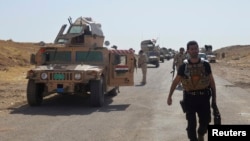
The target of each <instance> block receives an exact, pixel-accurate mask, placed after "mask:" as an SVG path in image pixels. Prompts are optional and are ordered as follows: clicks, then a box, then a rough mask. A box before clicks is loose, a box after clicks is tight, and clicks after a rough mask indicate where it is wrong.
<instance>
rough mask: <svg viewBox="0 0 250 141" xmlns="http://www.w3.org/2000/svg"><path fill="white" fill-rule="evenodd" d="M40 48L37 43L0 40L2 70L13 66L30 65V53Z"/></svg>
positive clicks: (0, 66) (0, 69)
mask: <svg viewBox="0 0 250 141" xmlns="http://www.w3.org/2000/svg"><path fill="white" fill-rule="evenodd" d="M38 48H39V44H36V43H19V42H13V41H11V40H8V41H3V40H0V50H1V51H0V71H3V70H5V71H6V70H8V69H10V68H11V67H22V66H28V65H29V59H30V54H31V53H35V52H36V51H37V49H38Z"/></svg>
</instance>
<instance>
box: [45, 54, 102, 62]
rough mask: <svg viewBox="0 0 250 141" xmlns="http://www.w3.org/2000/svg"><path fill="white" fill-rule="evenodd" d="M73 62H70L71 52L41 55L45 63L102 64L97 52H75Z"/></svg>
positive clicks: (100, 56)
mask: <svg viewBox="0 0 250 141" xmlns="http://www.w3.org/2000/svg"><path fill="white" fill-rule="evenodd" d="M75 53H76V54H75V60H71V56H72V52H71V51H46V52H45V53H44V54H43V57H44V58H45V60H46V61H45V63H46V64H50V63H58V64H65V63H72V62H76V63H82V62H102V61H103V54H102V52H99V51H76V52H75Z"/></svg>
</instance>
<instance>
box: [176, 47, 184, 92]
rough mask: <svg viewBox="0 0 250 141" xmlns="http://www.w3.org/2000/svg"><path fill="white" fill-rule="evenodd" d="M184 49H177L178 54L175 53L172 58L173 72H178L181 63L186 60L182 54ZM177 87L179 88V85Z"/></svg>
mask: <svg viewBox="0 0 250 141" xmlns="http://www.w3.org/2000/svg"><path fill="white" fill-rule="evenodd" d="M184 51H185V50H184V48H183V47H181V48H180V49H179V53H177V54H176V55H175V56H174V60H173V70H177V72H178V70H179V67H180V66H181V65H182V64H183V61H184V60H185V59H186V54H185V53H184ZM178 87H181V83H179V84H178Z"/></svg>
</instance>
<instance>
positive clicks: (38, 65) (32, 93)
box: [26, 17, 134, 107]
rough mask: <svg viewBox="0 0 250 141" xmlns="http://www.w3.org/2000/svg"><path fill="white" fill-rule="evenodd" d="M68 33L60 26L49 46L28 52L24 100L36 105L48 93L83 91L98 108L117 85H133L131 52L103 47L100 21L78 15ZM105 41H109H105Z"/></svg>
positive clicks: (116, 90) (132, 53)
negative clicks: (29, 54)
mask: <svg viewBox="0 0 250 141" xmlns="http://www.w3.org/2000/svg"><path fill="white" fill-rule="evenodd" d="M69 23H70V27H69V28H68V30H67V32H66V33H64V30H65V28H66V26H67V25H63V26H62V27H61V29H60V31H59V33H58V35H57V37H56V39H55V41H54V44H52V45H45V46H43V47H41V48H40V49H39V51H38V52H37V53H36V54H31V58H30V61H31V64H34V65H35V68H33V69H31V70H29V71H28V72H27V76H26V78H27V79H28V84H27V102H28V104H29V105H30V106H39V105H41V104H42V101H43V98H44V97H45V96H48V95H50V94H54V93H58V94H63V95H64V94H83V95H88V96H90V104H91V105H92V106H94V107H100V106H103V104H104V102H105V101H104V100H105V99H104V95H105V94H112V95H116V94H117V92H119V86H133V85H134V76H133V74H134V72H133V71H134V52H133V51H130V50H115V49H109V48H107V47H104V45H103V43H104V35H103V32H102V29H101V24H99V23H96V22H94V21H93V20H92V19H91V18H86V17H79V18H77V19H76V21H75V22H74V23H73V22H72V20H71V18H69ZM105 43H109V42H108V41H105Z"/></svg>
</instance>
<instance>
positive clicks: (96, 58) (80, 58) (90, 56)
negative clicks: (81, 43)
mask: <svg viewBox="0 0 250 141" xmlns="http://www.w3.org/2000/svg"><path fill="white" fill-rule="evenodd" d="M102 61H103V54H102V52H99V51H89V52H88V51H77V52H76V62H102Z"/></svg>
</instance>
